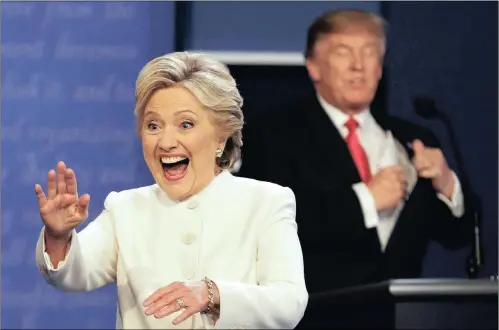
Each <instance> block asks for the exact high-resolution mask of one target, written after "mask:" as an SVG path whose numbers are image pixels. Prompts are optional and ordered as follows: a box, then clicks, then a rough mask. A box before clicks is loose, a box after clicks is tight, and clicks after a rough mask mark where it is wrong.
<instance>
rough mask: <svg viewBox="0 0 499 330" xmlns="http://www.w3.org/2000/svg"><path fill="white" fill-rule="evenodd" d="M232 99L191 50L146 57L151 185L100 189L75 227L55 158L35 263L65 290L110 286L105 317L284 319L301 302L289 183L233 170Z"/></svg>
mask: <svg viewBox="0 0 499 330" xmlns="http://www.w3.org/2000/svg"><path fill="white" fill-rule="evenodd" d="M242 103H243V100H242V98H241V96H240V94H239V91H238V89H237V87H236V83H235V81H234V79H233V78H232V76H231V75H230V73H229V71H228V69H227V68H226V67H225V66H224V65H223V64H221V63H219V62H217V61H215V60H213V59H211V58H209V57H207V56H205V55H202V54H193V53H172V54H168V55H165V56H161V57H159V58H156V59H154V60H152V61H151V62H149V63H148V64H147V65H146V66H145V67H144V68H143V69H142V71H141V72H140V73H139V76H138V79H137V83H136V108H135V116H136V119H137V130H138V133H139V136H140V139H141V141H142V147H143V154H144V159H145V161H146V163H147V165H148V167H149V170H150V171H151V174H152V176H153V177H154V179H155V181H156V184H154V185H151V186H147V187H140V188H137V189H131V190H126V191H121V192H111V193H110V194H109V195H108V196H107V198H106V200H105V202H104V210H103V212H102V213H101V215H100V216H98V217H97V218H96V219H95V220H94V221H92V222H91V223H90V224H89V225H88V226H87V227H86V228H85V229H83V230H81V231H80V232H78V233H77V232H76V230H75V229H76V228H77V227H78V226H79V225H80V224H81V223H82V222H83V221H84V220H85V219H86V217H87V215H88V205H89V202H90V196H89V195H82V196H80V195H79V194H78V189H77V180H76V176H75V173H74V172H73V171H72V170H71V169H70V168H68V167H66V165H65V164H64V163H63V162H59V163H58V164H57V168H56V170H50V171H49V172H48V178H47V188H46V191H47V193H46V194H45V193H44V191H43V189H42V187H41V186H40V185H38V184H37V185H36V186H35V191H36V195H37V198H38V202H39V207H40V214H41V217H42V221H43V224H44V227H43V229H42V231H41V234H40V237H39V241H38V244H37V250H36V262H37V265H38V267H39V270H40V272H41V273H42V275H43V276H44V278H45V279H46V280H47V282H48V283H50V284H52V285H54V286H56V287H58V288H60V289H63V290H71V291H91V290H95V289H97V288H100V287H102V286H104V285H107V284H110V283H116V284H117V286H118V312H117V323H116V327H117V328H125V329H150V328H161V329H167V328H172V329H173V328H184V329H211V328H219V329H229V328H260V329H265V328H267V329H284V328H294V327H295V326H296V325H297V324H298V322H299V321H300V320H301V318H302V316H303V314H304V311H305V308H306V305H307V301H308V293H307V290H306V287H305V281H304V273H303V257H302V251H301V246H300V242H299V240H298V236H297V227H296V222H295V210H296V204H295V197H294V194H293V192H292V191H291V190H290V189H289V188H284V187H281V186H278V185H275V184H271V183H267V182H261V181H256V180H251V179H244V178H237V177H234V176H232V174H230V172H229V170H230V168H231V167H232V166H233V165H234V163H235V162H236V161H237V160H238V159H239V156H240V148H241V145H242V134H241V129H242V126H243V113H242V111H241V106H242Z"/></svg>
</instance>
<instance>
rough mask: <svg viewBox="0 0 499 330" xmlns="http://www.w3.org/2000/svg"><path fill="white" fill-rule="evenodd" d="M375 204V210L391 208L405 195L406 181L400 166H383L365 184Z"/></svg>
mask: <svg viewBox="0 0 499 330" xmlns="http://www.w3.org/2000/svg"><path fill="white" fill-rule="evenodd" d="M367 187H368V188H369V190H370V191H371V194H372V196H373V198H374V202H375V204H376V210H378V211H383V210H388V209H392V208H394V207H395V206H397V204H398V203H399V202H400V201H401V200H402V198H403V197H404V195H405V190H406V187H407V181H406V179H405V176H404V170H403V169H402V168H401V167H400V166H390V167H385V168H383V169H382V170H380V171H379V172H378V173H377V174H376V175H375V176H374V177H373V179H372V181H371V182H370V183H369V184H368V185H367Z"/></svg>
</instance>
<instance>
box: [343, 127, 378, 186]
mask: <svg viewBox="0 0 499 330" xmlns="http://www.w3.org/2000/svg"><path fill="white" fill-rule="evenodd" d="M358 126H359V123H357V121H356V120H355V119H354V118H353V117H350V119H348V121H347V122H346V123H345V127H346V128H347V129H348V135H347V137H346V142H347V145H348V149H350V154H351V155H352V158H353V161H354V162H355V165H356V166H357V170H358V171H359V175H360V178H361V179H362V181H363V182H364V183H369V181H371V177H372V176H371V169H370V168H369V160H367V156H366V153H365V151H364V148H362V145H361V144H360V142H359V138H358V137H357V131H356V130H357V127H358Z"/></svg>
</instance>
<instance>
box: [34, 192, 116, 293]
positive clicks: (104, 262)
mask: <svg viewBox="0 0 499 330" xmlns="http://www.w3.org/2000/svg"><path fill="white" fill-rule="evenodd" d="M117 195H118V194H117V193H115V192H112V193H110V194H109V195H108V197H107V198H106V200H105V202H104V205H105V209H104V211H103V212H102V213H101V214H100V215H99V216H98V217H97V218H96V219H95V220H94V221H92V222H91V223H90V224H88V226H87V227H85V228H84V229H83V230H82V231H81V232H79V233H77V232H76V230H73V232H72V235H71V241H70V243H69V244H70V245H69V248H68V250H69V251H68V252H67V254H66V258H65V260H64V261H62V262H61V263H59V265H55V267H54V266H53V265H52V264H51V262H50V258H49V256H48V255H47V253H46V252H45V228H43V229H42V231H41V233H40V236H39V238H38V242H37V245H36V263H37V266H38V269H39V270H40V273H41V274H42V276H43V277H44V278H45V280H46V281H47V282H48V283H49V284H51V285H53V286H55V287H57V288H59V289H63V290H67V291H91V290H95V289H98V288H100V287H103V286H105V285H107V284H109V283H112V282H114V281H115V280H116V265H117V255H118V249H117V244H116V237H115V230H114V221H113V218H112V215H111V213H110V212H109V209H110V208H111V206H112V204H113V200H115V198H116V197H117Z"/></svg>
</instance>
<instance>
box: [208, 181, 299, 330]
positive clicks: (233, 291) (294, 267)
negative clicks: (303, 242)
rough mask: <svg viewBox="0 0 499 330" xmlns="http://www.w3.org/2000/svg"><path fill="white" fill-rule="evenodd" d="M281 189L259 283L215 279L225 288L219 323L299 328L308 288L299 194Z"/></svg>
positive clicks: (261, 253)
mask: <svg viewBox="0 0 499 330" xmlns="http://www.w3.org/2000/svg"><path fill="white" fill-rule="evenodd" d="M280 191H282V193H280V194H278V196H276V199H275V200H274V203H273V204H274V205H273V210H271V212H270V213H269V215H268V221H266V223H265V226H264V227H263V229H262V231H261V232H260V234H259V238H258V252H257V272H258V273H257V279H258V285H254V284H244V283H240V282H230V281H217V280H216V279H213V281H214V282H215V283H216V285H217V287H218V289H219V292H220V318H219V319H218V321H217V322H216V324H215V328H216V329H235V328H241V327H242V328H246V329H293V328H295V327H296V325H297V324H298V323H299V321H300V320H301V319H302V317H303V315H304V312H305V308H306V306H307V303H308V293H307V289H306V286H305V276H304V270H303V255H302V250H301V246H300V242H299V240H298V235H297V225H296V222H295V205H296V204H295V198H294V195H293V192H292V191H291V190H290V189H287V188H286V189H284V188H283V189H282V190H280Z"/></svg>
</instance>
